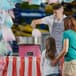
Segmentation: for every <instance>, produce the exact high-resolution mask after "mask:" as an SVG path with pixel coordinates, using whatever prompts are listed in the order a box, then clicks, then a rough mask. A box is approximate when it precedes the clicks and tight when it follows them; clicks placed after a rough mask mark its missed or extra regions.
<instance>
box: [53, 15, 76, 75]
mask: <svg viewBox="0 0 76 76" xmlns="http://www.w3.org/2000/svg"><path fill="white" fill-rule="evenodd" d="M63 56H64V66H63V76H76V19H75V17H72V16H71V17H66V18H65V19H64V33H63V49H62V51H61V52H60V54H59V55H58V56H57V57H56V58H55V60H54V61H53V62H52V65H55V64H56V63H57V62H58V61H59V60H60V59H61V58H62V57H63Z"/></svg>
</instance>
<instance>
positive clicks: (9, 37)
mask: <svg viewBox="0 0 76 76" xmlns="http://www.w3.org/2000/svg"><path fill="white" fill-rule="evenodd" d="M2 35H3V39H4V41H6V42H8V41H15V40H16V39H15V36H14V34H13V32H12V30H11V28H8V27H6V26H5V25H4V26H2Z"/></svg>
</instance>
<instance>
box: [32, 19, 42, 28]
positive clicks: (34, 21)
mask: <svg viewBox="0 0 76 76" xmlns="http://www.w3.org/2000/svg"><path fill="white" fill-rule="evenodd" d="M41 23H42V19H37V20H33V21H32V23H31V26H32V28H36V25H37V24H41Z"/></svg>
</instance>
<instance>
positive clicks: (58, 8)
mask: <svg viewBox="0 0 76 76" xmlns="http://www.w3.org/2000/svg"><path fill="white" fill-rule="evenodd" d="M53 9H54V10H53V15H51V16H47V17H44V18H42V19H37V20H33V21H32V23H31V26H32V27H33V28H35V27H36V24H47V25H48V26H49V32H50V36H52V37H54V38H55V40H56V48H57V52H58V53H59V51H60V50H61V49H62V35H63V31H64V21H63V19H64V17H65V16H64V14H63V12H64V8H63V6H62V5H61V4H59V3H56V4H55V5H54V6H53Z"/></svg>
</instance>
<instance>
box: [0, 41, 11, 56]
mask: <svg viewBox="0 0 76 76" xmlns="http://www.w3.org/2000/svg"><path fill="white" fill-rule="evenodd" d="M9 51H12V49H11V46H10V45H9V43H7V42H5V41H4V40H1V41H0V56H4V55H8V53H9Z"/></svg>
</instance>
